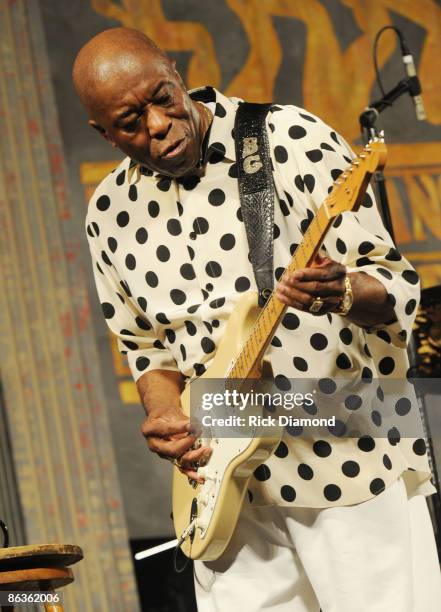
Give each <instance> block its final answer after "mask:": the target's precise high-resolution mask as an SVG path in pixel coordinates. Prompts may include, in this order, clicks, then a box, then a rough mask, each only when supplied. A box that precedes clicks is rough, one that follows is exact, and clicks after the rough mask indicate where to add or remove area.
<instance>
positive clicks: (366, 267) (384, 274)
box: [269, 106, 420, 347]
mask: <svg viewBox="0 0 441 612" xmlns="http://www.w3.org/2000/svg"><path fill="white" fill-rule="evenodd" d="M282 115H285V116H284V117H282ZM269 123H272V124H273V127H272V128H271V125H270V126H269V127H270V132H269V133H270V134H273V136H272V140H273V142H274V144H275V147H274V153H273V154H274V159H275V161H273V163H276V165H277V167H278V175H279V178H280V179H281V182H282V184H283V189H284V192H285V193H284V194H279V197H282V198H288V197H290V198H291V199H292V201H293V202H294V203H296V202H297V203H299V204H301V206H302V208H304V211H305V220H304V222H302V224H301V226H302V231H303V232H304V231H305V230H306V227H307V225H308V222H309V221H310V220H311V219H312V217H313V215H314V214H315V213H316V212H317V210H318V208H319V206H320V205H321V204H322V203H323V201H324V200H325V198H326V197H327V196H328V194H329V192H330V190H331V187H332V184H333V182H334V181H335V180H336V179H337V178H338V176H339V174H340V173H341V172H343V171H344V170H345V169H346V168H347V167H348V166H349V164H350V163H351V160H352V159H353V158H354V157H355V155H354V153H353V151H352V150H351V148H350V147H349V145H348V144H347V143H346V141H345V140H344V139H343V137H342V136H340V135H339V134H337V133H336V132H335V131H333V130H332V129H331V128H330V127H329V126H328V125H326V124H325V123H324V122H323V121H321V120H320V119H319V118H318V117H315V116H314V115H311V114H310V113H305V111H303V110H302V109H298V108H296V107H292V106H288V107H284V110H283V111H282V112H280V111H279V112H276V113H272V115H271V116H270V118H269ZM276 137H277V138H276ZM278 146H281V147H283V148H284V149H285V150H286V151H284V152H283V154H281V152H280V150H279V152H278V151H277V147H278ZM285 152H286V155H285ZM278 157H279V160H280V159H286V161H287V162H288V161H289V162H290V164H289V165H288V163H283V164H281V163H280V162H278V161H277V158H278ZM324 248H325V250H326V251H327V253H328V255H329V257H331V258H332V259H334V260H336V261H339V262H341V263H342V264H343V265H345V266H347V268H348V271H349V272H364V273H366V274H369V275H370V276H373V277H374V278H376V279H377V280H378V281H380V282H381V283H382V284H383V286H384V287H385V289H386V291H387V294H388V299H389V301H390V303H391V304H392V305H393V307H394V310H395V318H394V319H393V320H392V321H389V322H386V323H382V324H380V325H376V326H372V327H370V328H366V331H367V332H373V331H377V332H378V331H379V330H384V331H383V332H381V331H380V333H385V332H386V333H387V334H389V336H390V338H391V341H392V342H393V344H395V345H396V346H398V347H405V346H406V344H407V340H408V338H409V336H410V332H411V329H412V324H413V321H414V318H415V314H416V306H417V303H418V300H419V295H420V287H419V277H418V274H417V273H416V271H415V270H414V268H413V267H412V266H411V265H410V263H409V262H408V261H407V260H406V259H405V258H404V257H403V256H402V255H401V253H399V251H398V250H397V249H396V248H395V246H394V244H393V242H392V239H391V237H390V235H389V233H388V232H387V231H386V228H385V227H384V225H383V222H382V219H381V216H380V213H379V211H378V208H377V205H376V203H375V198H374V194H373V191H372V189H371V188H370V187H369V188H368V190H367V192H366V195H365V196H364V198H363V200H362V205H361V206H360V208H359V210H358V211H357V212H345V213H343V214H341V215H340V216H339V217H338V218H337V219H336V221H335V222H334V225H333V227H332V228H331V229H330V230H329V232H328V234H327V236H326V238H325V241H324Z"/></svg>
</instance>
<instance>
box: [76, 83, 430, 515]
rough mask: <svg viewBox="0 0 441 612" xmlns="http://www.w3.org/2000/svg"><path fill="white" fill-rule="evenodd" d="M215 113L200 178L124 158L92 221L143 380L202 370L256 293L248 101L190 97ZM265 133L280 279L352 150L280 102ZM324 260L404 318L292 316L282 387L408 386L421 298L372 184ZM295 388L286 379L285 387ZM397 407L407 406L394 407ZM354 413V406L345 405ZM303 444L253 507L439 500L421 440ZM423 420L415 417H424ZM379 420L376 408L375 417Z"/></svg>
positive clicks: (122, 342)
mask: <svg viewBox="0 0 441 612" xmlns="http://www.w3.org/2000/svg"><path fill="white" fill-rule="evenodd" d="M192 95H193V96H197V97H198V99H202V100H203V103H205V104H206V105H207V107H208V108H210V109H211V110H212V112H213V113H214V120H213V123H212V126H211V130H210V134H209V141H208V149H207V159H208V162H207V163H206V165H205V166H204V167H203V169H202V171H201V172H200V173H199V175H196V174H195V175H193V176H187V177H185V178H182V179H179V180H171V179H170V178H167V177H164V176H160V175H158V174H155V173H153V172H151V171H150V170H148V169H146V168H143V167H139V166H137V165H135V164H133V163H131V161H130V160H129V159H128V158H126V159H125V160H124V161H123V162H122V163H121V164H120V165H119V166H118V168H116V169H115V170H114V171H113V172H112V173H111V174H109V175H108V176H107V177H106V178H105V179H104V180H103V181H102V183H101V184H100V185H99V187H98V188H97V190H96V192H95V194H94V195H93V197H92V199H91V201H90V204H89V209H88V214H87V219H86V230H87V236H88V240H89V245H90V251H91V255H92V260H93V270H94V275H95V282H96V287H97V290H98V295H99V299H100V302H101V304H102V309H103V313H104V316H105V318H106V322H107V324H108V326H109V327H110V329H111V330H112V332H113V333H114V334H116V336H117V337H118V344H119V348H120V350H121V351H122V352H123V353H126V354H127V357H128V363H129V366H130V368H131V371H132V373H133V376H134V378H135V380H136V379H138V378H139V377H140V376H141V375H142V374H145V373H146V372H148V371H149V370H154V369H164V370H176V371H180V372H181V373H182V374H183V375H184V376H185V377H193V376H196V375H199V374H201V373H202V372H204V371H205V369H206V368H207V367H208V366H209V365H210V362H211V360H212V359H213V356H214V353H215V350H216V345H217V344H218V342H219V340H220V338H221V337H222V334H223V331H224V327H225V324H226V322H227V320H228V317H229V315H230V313H231V311H232V309H233V308H234V305H235V304H236V302H237V300H238V299H239V298H240V297H241V295H242V294H243V292H245V291H248V290H249V289H253V290H255V289H256V285H255V281H254V276H253V269H252V266H251V264H250V262H249V259H248V244H247V239H246V234H245V228H244V224H243V221H242V216H241V211H240V202H239V194H238V185H237V169H236V162H235V157H236V156H235V147H234V140H233V135H232V130H233V127H234V118H235V111H236V109H237V105H238V103H239V100H238V99H235V98H227V97H225V96H223V95H222V94H221V93H219V92H218V91H216V90H214V89H212V88H203V89H201V90H195V92H192ZM267 127H268V135H269V142H270V150H271V159H272V164H273V168H274V182H275V187H276V192H277V198H276V200H277V201H276V204H275V213H274V270H275V277H276V278H278V277H279V276H280V274H281V272H282V270H283V269H284V267H285V266H286V265H287V263H288V262H289V260H290V258H291V255H292V253H293V252H294V250H295V248H296V245H297V244H299V243H300V241H301V240H302V233H303V232H304V231H305V229H306V228H307V226H308V224H309V222H310V220H311V219H312V217H313V215H314V214H315V212H316V211H317V209H318V207H319V205H320V204H321V203H322V201H323V200H324V199H325V197H326V196H327V194H328V190H329V189H330V186H331V184H332V182H333V181H334V180H335V178H336V177H337V176H338V175H339V173H340V172H341V171H342V170H344V169H345V167H346V166H347V165H348V164H349V163H350V161H351V158H352V157H353V153H352V152H351V150H350V149H349V147H348V145H347V144H346V143H345V141H344V140H343V139H342V137H341V136H339V135H338V134H336V133H335V132H334V131H333V130H332V129H331V128H330V127H329V126H327V125H326V124H325V123H324V122H323V121H321V120H320V119H319V118H318V117H315V116H314V115H312V114H311V113H309V112H307V111H305V110H303V109H301V108H298V107H295V106H278V105H274V106H273V107H272V109H271V111H270V112H269V113H268V117H267ZM324 247H325V249H326V252H327V254H328V255H329V256H330V257H331V258H332V259H334V260H337V261H340V262H341V263H343V264H344V265H345V266H347V268H348V270H349V271H353V270H362V271H364V272H366V273H367V274H370V275H371V276H373V277H375V278H376V279H378V280H379V281H380V282H381V283H383V285H384V286H385V288H386V290H387V292H388V294H389V296H390V300H391V301H392V303H393V304H394V306H395V314H396V320H395V322H393V323H390V324H385V325H379V326H378V327H376V328H372V329H370V330H364V329H362V328H360V327H357V326H356V325H353V324H352V323H351V322H350V321H349V320H348V319H347V318H345V317H341V316H339V315H336V314H333V315H324V316H313V315H311V314H310V313H305V312H300V311H298V310H295V309H292V308H289V309H288V311H287V314H286V315H285V317H284V319H283V321H282V323H281V325H280V326H279V328H278V330H277V332H276V336H275V337H274V339H273V340H272V343H271V347H270V349H269V352H268V355H269V357H270V358H271V361H272V366H273V371H274V375H275V377H276V384H278V385H279V386H280V388H286V384H287V380H286V379H295V378H300V377H310V378H314V379H328V380H329V379H333V380H334V379H337V378H339V377H340V378H345V379H357V378H360V376H363V377H364V378H365V379H369V378H371V379H373V380H374V381H375V379H378V378H388V377H390V378H396V379H400V378H405V375H406V371H407V368H408V361H407V354H406V340H407V338H408V337H409V334H410V330H411V325H412V322H413V319H414V316H415V310H416V306H417V302H418V298H419V280H418V276H417V274H416V272H415V271H414V270H413V268H412V266H411V265H410V264H409V262H407V261H406V260H405V259H404V257H402V256H401V255H400V254H399V253H398V251H397V250H396V249H395V248H394V246H393V244H392V242H391V239H390V237H389V236H388V234H387V232H386V230H385V228H384V226H383V224H382V222H381V219H380V216H379V214H378V211H377V208H376V206H375V204H374V202H373V195H372V191H371V190H369V191H368V194H367V195H366V197H365V198H364V203H363V205H362V206H361V207H360V209H359V211H357V212H356V213H352V212H347V213H344V214H343V215H341V217H340V218H339V219H338V220H337V222H336V223H335V225H334V227H333V228H332V229H331V230H330V232H329V233H328V235H327V238H326V240H325V243H324ZM288 384H289V383H288ZM397 405H398V403H397ZM356 408H357V401H355V402H353V404H352V405H351V406H349V407H348V411H349V410H354V409H356ZM405 412H408V411H406V410H399V409H398V408H397V410H396V413H397V420H398V425H396V426H394V428H393V429H392V430H391V432H389V433H388V435H387V436H384V437H375V436H371V435H361V434H360V437H341V436H339V432H338V431H334V432H332V431H331V432H330V433H329V435H328V436H326V438H324V437H323V439H307V438H304V437H302V436H299V435H298V433H299V432H298V431H297V430H295V429H289V428H288V430H287V431H286V432H285V433H284V436H283V439H282V441H281V442H280V444H279V446H278V448H277V450H276V451H275V453H274V454H273V455H272V457H271V458H270V459H269V460H268V461H266V462H265V463H264V464H262V465H260V466H259V467H258V468H257V469H256V470H255V472H254V474H253V476H252V478H251V481H250V485H249V492H248V494H249V498H250V500H252V503H253V504H256V505H265V504H276V505H284V506H290V505H296V506H306V507H328V506H333V505H349V504H355V503H359V502H361V501H364V500H366V499H369V498H371V497H373V496H374V495H377V494H378V493H380V492H381V491H382V490H384V488H385V487H387V486H388V485H390V484H391V483H392V482H393V481H395V480H396V479H397V478H398V477H399V476H400V475H402V474H403V475H404V477H405V478H406V484H407V485H408V488H410V489H413V490H416V489H418V490H419V491H421V492H423V493H426V494H428V493H430V492H433V490H434V489H433V487H432V485H431V484H430V482H429V478H430V469H429V466H428V461H427V456H426V448H425V443H424V440H423V439H422V438H421V437H418V438H415V437H413V438H411V437H402V436H400V432H399V418H400V414H404V413H405ZM414 418H415V419H417V420H418V418H419V417H418V416H417V415H415V414H414ZM376 419H377V420H378V419H380V420H381V415H380V417H378V415H374V414H372V420H373V421H374V423H375V420H376Z"/></svg>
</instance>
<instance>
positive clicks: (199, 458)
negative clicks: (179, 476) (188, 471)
mask: <svg viewBox="0 0 441 612" xmlns="http://www.w3.org/2000/svg"><path fill="white" fill-rule="evenodd" d="M212 452H213V451H212V450H211V449H210V448H207V447H206V446H201V448H198V449H196V450H189V451H187V452H186V453H184V454H183V455H182V457H180V458H179V463H180V464H181V466H182V467H183V468H191V467H192V464H193V463H196V462H198V463H200V464H201V465H205V463H206V462H207V461H208V459H209V458H210V456H211V453H212Z"/></svg>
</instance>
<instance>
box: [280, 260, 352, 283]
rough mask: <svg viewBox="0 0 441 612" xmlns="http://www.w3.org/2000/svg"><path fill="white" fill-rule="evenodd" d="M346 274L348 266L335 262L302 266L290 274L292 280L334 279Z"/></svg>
mask: <svg viewBox="0 0 441 612" xmlns="http://www.w3.org/2000/svg"><path fill="white" fill-rule="evenodd" d="M345 275H346V268H345V266H343V265H342V264H339V263H337V262H333V263H332V264H326V265H323V266H317V267H315V268H302V269H300V270H296V271H295V272H290V273H289V274H288V280H290V282H293V281H295V282H297V281H314V280H318V281H332V280H336V279H338V278H342V277H344V276H345Z"/></svg>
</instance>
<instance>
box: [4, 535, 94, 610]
mask: <svg viewBox="0 0 441 612" xmlns="http://www.w3.org/2000/svg"><path fill="white" fill-rule="evenodd" d="M82 558H83V551H82V550H81V548H80V547H79V546H72V545H70V544H39V545H33V544H31V545H30V546H13V547H11V548H0V591H9V592H14V591H35V592H37V593H38V592H43V591H44V592H53V591H54V590H55V589H57V588H59V587H62V586H65V585H66V584H70V583H71V582H73V580H74V577H73V574H72V570H71V569H70V568H69V567H67V566H69V565H73V564H74V563H77V562H78V561H80V560H81V559H82ZM43 605H44V609H45V610H46V612H63V606H62V605H61V604H57V603H44V604H43ZM13 609H14V606H3V607H2V610H3V611H4V612H6V611H10V612H12V611H13Z"/></svg>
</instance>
